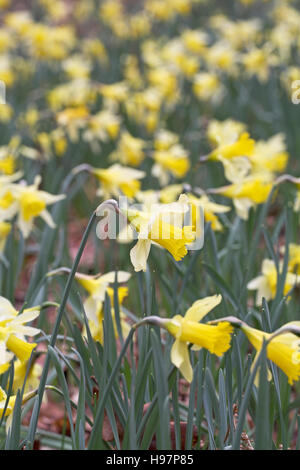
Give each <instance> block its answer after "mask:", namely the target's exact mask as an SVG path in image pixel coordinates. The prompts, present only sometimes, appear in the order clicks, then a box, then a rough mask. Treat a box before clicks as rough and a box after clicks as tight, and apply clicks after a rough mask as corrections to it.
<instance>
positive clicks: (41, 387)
mask: <svg viewBox="0 0 300 470" xmlns="http://www.w3.org/2000/svg"><path fill="white" fill-rule="evenodd" d="M95 218H96V212H95V211H94V212H93V214H92V216H91V217H90V220H89V223H88V225H87V227H86V229H85V232H84V235H83V237H82V240H81V243H80V247H79V250H78V252H77V255H76V258H75V260H74V263H73V266H72V269H71V272H70V274H69V277H68V280H67V283H66V287H65V290H64V294H63V298H62V301H61V304H60V308H59V310H58V314H57V318H56V321H55V325H54V328H53V331H52V335H51V339H50V346H52V347H54V346H55V343H56V340H57V335H58V332H59V327H60V324H61V321H62V317H63V314H64V311H65V307H66V304H67V301H68V297H69V294H70V290H71V286H72V282H73V280H74V277H75V273H76V271H77V268H78V265H79V262H80V259H81V256H82V253H83V250H84V247H85V245H86V242H87V239H88V236H89V234H90V231H91V228H92V225H93V222H94V220H95ZM49 366H50V354H49V350H48V352H47V355H46V359H45V363H44V367H43V372H42V375H41V379H40V385H39V388H38V398H37V400H36V402H35V404H34V409H33V413H32V416H31V420H30V426H29V431H28V441H29V442H31V443H33V441H34V436H35V433H36V429H37V423H38V416H39V412H40V408H41V405H42V400H43V395H44V391H45V387H46V382H47V376H48V371H49Z"/></svg>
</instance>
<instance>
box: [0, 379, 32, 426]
mask: <svg viewBox="0 0 300 470" xmlns="http://www.w3.org/2000/svg"><path fill="white" fill-rule="evenodd" d="M36 393H37V390H33V391H31V392H28V393H26V394H24V395H23V399H22V405H24V404H25V403H26V402H27V401H28V400H30V398H33V397H34V396H35V395H36ZM16 398H17V396H16V395H11V396H10V397H9V399H8V402H7V394H6V392H5V391H4V390H3V388H2V387H0V418H1V417H2V414H3V412H4V409H5V413H4V416H5V417H7V420H6V425H5V430H6V433H8V431H9V429H10V428H11V425H12V417H13V410H14V407H15V404H16ZM6 402H7V405H6ZM5 406H6V408H5Z"/></svg>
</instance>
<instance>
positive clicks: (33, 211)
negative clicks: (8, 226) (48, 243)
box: [11, 175, 65, 238]
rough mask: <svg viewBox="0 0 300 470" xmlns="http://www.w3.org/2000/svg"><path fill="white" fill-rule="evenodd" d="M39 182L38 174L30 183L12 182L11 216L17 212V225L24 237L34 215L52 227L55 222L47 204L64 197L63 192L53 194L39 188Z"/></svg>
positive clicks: (32, 221) (28, 233) (31, 226)
mask: <svg viewBox="0 0 300 470" xmlns="http://www.w3.org/2000/svg"><path fill="white" fill-rule="evenodd" d="M40 183H41V177H40V176H39V175H38V176H36V178H35V180H34V183H33V184H31V185H25V184H18V185H16V184H14V185H12V186H11V194H12V197H13V206H12V208H13V213H12V214H11V217H13V216H14V215H15V214H18V226H19V228H20V230H21V232H22V234H23V236H24V238H28V236H29V235H30V232H31V230H32V228H33V223H34V219H35V218H36V217H41V218H42V219H44V221H45V222H46V223H47V224H48V225H49V227H51V228H54V227H55V223H54V221H53V219H52V216H51V214H50V213H49V212H48V210H47V205H51V204H55V203H56V202H58V201H61V200H62V199H64V198H65V195H64V194H59V195H54V194H50V193H47V192H46V191H41V190H39V189H38V186H39V185H40Z"/></svg>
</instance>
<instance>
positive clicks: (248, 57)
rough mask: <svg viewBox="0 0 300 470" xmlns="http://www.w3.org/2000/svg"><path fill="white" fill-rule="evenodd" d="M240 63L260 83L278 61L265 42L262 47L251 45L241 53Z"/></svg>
mask: <svg viewBox="0 0 300 470" xmlns="http://www.w3.org/2000/svg"><path fill="white" fill-rule="evenodd" d="M242 63H243V66H244V67H245V71H246V73H247V74H248V75H250V76H252V75H256V76H257V78H258V79H259V80H260V81H261V82H262V83H265V82H266V81H267V79H268V77H269V75H270V71H271V67H272V66H274V65H276V64H277V63H278V58H277V57H276V55H275V54H274V52H273V51H272V47H270V44H268V43H266V44H265V46H264V47H260V48H258V47H252V48H251V49H250V50H249V51H248V52H246V53H245V54H244V55H243V58H242Z"/></svg>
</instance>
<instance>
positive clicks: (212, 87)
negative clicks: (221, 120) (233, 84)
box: [193, 72, 225, 103]
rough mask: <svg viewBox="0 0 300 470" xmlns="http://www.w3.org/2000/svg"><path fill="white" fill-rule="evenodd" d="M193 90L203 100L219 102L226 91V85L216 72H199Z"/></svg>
mask: <svg viewBox="0 0 300 470" xmlns="http://www.w3.org/2000/svg"><path fill="white" fill-rule="evenodd" d="M193 91H194V93H195V95H196V96H197V98H199V99H200V100H202V101H212V102H213V103H219V102H220V101H221V99H222V97H223V95H224V93H225V89H224V86H223V85H222V82H221V81H220V79H219V76H218V75H217V74H216V73H215V72H199V73H197V75H195V77H194V82H193Z"/></svg>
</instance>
